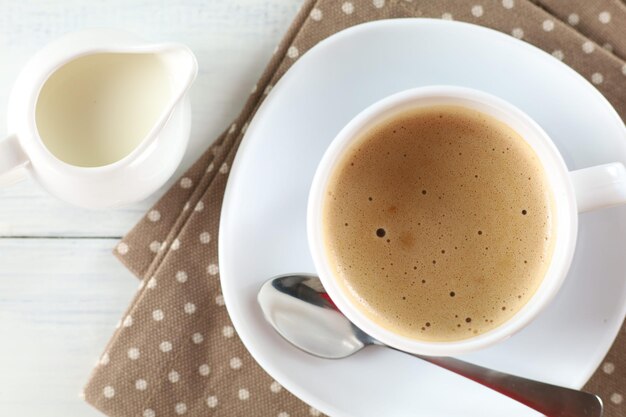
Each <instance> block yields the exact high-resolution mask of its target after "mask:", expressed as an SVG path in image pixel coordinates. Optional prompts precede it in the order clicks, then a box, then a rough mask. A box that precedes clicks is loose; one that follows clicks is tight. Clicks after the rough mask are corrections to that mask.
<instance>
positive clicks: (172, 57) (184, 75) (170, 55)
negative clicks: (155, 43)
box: [157, 43, 198, 103]
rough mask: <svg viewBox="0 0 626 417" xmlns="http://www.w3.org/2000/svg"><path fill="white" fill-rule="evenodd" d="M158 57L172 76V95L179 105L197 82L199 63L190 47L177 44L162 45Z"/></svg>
mask: <svg viewBox="0 0 626 417" xmlns="http://www.w3.org/2000/svg"><path fill="white" fill-rule="evenodd" d="M157 55H158V57H159V58H160V60H161V61H162V62H163V64H164V65H165V67H166V68H167V71H168V72H169V74H170V81H171V83H172V84H171V85H172V93H173V94H172V95H173V96H174V102H175V103H177V102H178V101H179V100H180V99H181V98H182V97H183V96H184V95H185V93H186V92H187V90H188V89H189V87H190V86H191V84H192V83H193V81H194V80H195V78H196V76H197V74H198V61H197V60H196V57H195V55H194V54H193V52H192V51H191V49H190V48H189V47H187V46H185V45H182V44H177V43H168V44H164V45H161V46H160V47H159V52H158V53H157Z"/></svg>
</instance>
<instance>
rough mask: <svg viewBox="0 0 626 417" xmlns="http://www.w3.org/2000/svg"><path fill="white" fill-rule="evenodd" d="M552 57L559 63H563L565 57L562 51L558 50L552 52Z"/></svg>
mask: <svg viewBox="0 0 626 417" xmlns="http://www.w3.org/2000/svg"><path fill="white" fill-rule="evenodd" d="M552 56H553V57H555V58H556V59H558V60H559V61H563V58H564V57H565V55H564V54H563V51H561V50H560V49H557V50H555V51H552Z"/></svg>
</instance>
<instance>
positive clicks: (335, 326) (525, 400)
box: [258, 274, 602, 417]
mask: <svg viewBox="0 0 626 417" xmlns="http://www.w3.org/2000/svg"><path fill="white" fill-rule="evenodd" d="M258 301H259V304H260V305H261V309H262V310H263V314H264V315H265V318H266V319H267V321H268V322H269V323H270V324H271V325H272V326H273V327H274V329H275V330H276V331H277V332H278V333H279V334H280V335H281V336H282V337H284V338H285V339H286V340H287V341H288V342H290V343H292V344H293V345H295V346H296V347H297V348H299V349H302V350H303V351H305V352H307V353H310V354H312V355H315V356H319V357H321V358H328V359H339V358H345V357H347V356H350V355H352V354H353V353H356V352H358V351H359V350H361V349H363V348H364V347H365V346H367V345H381V346H384V345H383V344H382V343H381V342H379V341H378V340H376V339H374V338H372V337H371V336H369V335H367V334H365V333H364V332H363V331H362V330H361V329H359V328H357V327H356V326H355V325H354V324H352V323H351V322H350V321H349V320H348V319H347V318H346V317H345V316H344V315H343V314H342V313H341V312H340V311H339V310H338V309H337V308H336V307H335V305H334V304H333V303H332V302H331V301H330V298H329V297H328V295H327V294H326V292H325V291H324V287H323V286H322V283H321V282H320V280H319V278H318V277H316V276H314V275H307V274H297V275H283V276H278V277H275V278H273V279H271V280H269V281H267V282H266V283H265V284H263V286H262V287H261V290H260V291H259V294H258ZM390 349H393V348H391V347H390ZM412 356H416V357H418V358H420V359H422V360H425V361H427V362H430V363H432V364H434V365H437V366H440V367H442V368H445V369H447V370H449V371H452V372H454V373H456V374H459V375H461V376H464V377H466V378H469V379H471V380H472V381H475V382H478V383H479V384H482V385H484V386H486V387H488V388H491V389H493V390H495V391H497V392H499V393H501V394H503V395H506V396H507V397H510V398H512V399H514V400H516V401H519V402H520V403H522V404H525V405H527V406H528V407H530V408H532V409H535V410H537V411H539V412H540V413H543V414H545V415H547V416H549V417H583V416H584V417H601V416H602V400H601V399H600V397H598V396H597V395H593V394H590V393H587V392H583V391H577V390H574V389H570V388H564V387H559V386H556V385H551V384H546V383H544V382H539V381H533V380H530V379H526V378H522V377H519V376H515V375H509V374H505V373H503V372H498V371H494V370H492V369H488V368H483V367H482V366H478V365H473V364H471V363H467V362H463V361H460V360H458V359H454V358H449V357H434V356H420V355H412Z"/></svg>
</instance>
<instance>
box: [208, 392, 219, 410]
mask: <svg viewBox="0 0 626 417" xmlns="http://www.w3.org/2000/svg"><path fill="white" fill-rule="evenodd" d="M217 404H218V401H217V397H216V396H215V395H209V396H208V397H207V399H206V405H207V406H208V407H209V408H215V407H217Z"/></svg>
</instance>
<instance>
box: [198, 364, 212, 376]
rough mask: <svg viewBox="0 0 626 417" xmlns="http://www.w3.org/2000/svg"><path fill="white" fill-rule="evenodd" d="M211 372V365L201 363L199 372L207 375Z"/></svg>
mask: <svg viewBox="0 0 626 417" xmlns="http://www.w3.org/2000/svg"><path fill="white" fill-rule="evenodd" d="M210 372H211V368H209V365H207V364H206V363H204V364H202V365H200V367H199V368H198V373H199V374H200V375H202V376H207V375H209V373H210Z"/></svg>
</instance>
